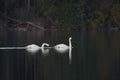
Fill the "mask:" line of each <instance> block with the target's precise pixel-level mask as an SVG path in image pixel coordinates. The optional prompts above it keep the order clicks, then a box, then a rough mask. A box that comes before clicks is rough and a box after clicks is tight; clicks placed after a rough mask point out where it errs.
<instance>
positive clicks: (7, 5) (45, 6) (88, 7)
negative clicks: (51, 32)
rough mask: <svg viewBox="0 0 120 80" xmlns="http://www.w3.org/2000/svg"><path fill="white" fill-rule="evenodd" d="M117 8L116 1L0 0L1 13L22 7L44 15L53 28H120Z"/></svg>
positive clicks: (119, 4)
mask: <svg viewBox="0 0 120 80" xmlns="http://www.w3.org/2000/svg"><path fill="white" fill-rule="evenodd" d="M119 7H120V1H119V0H0V15H2V13H6V12H7V13H8V14H9V12H13V11H15V10H17V9H20V8H21V9H23V10H24V11H26V13H29V14H30V13H32V12H33V11H34V13H35V14H36V15H37V16H39V17H45V18H47V19H48V20H49V21H50V22H51V23H52V24H53V25H54V26H55V27H64V28H65V27H70V28H87V29H91V28H95V29H96V28H109V27H118V28H119V27H120V15H119V14H120V9H119ZM14 15H15V14H14ZM19 17H26V15H24V16H23V15H21V16H19ZM23 19H24V18H23Z"/></svg>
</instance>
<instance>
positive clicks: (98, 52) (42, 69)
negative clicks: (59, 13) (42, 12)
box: [0, 29, 120, 80]
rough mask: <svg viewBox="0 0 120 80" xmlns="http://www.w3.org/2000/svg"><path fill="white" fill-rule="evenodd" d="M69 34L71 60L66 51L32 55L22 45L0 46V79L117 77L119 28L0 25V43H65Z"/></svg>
mask: <svg viewBox="0 0 120 80" xmlns="http://www.w3.org/2000/svg"><path fill="white" fill-rule="evenodd" d="M70 36H71V37H72V45H73V47H74V48H73V49H72V61H71V64H70V63H69V56H68V52H66V53H64V54H63V53H62V54H61V53H58V52H56V51H55V50H53V49H50V51H49V53H48V54H47V55H42V52H41V51H39V52H37V53H36V54H34V55H31V54H30V53H28V52H27V51H26V50H24V49H20V50H7V49H5V50H0V80H120V32H118V31H108V32H104V31H65V30H53V31H50V30H48V31H37V30H34V31H22V30H21V31H20V30H19V31H18V30H9V29H5V30H3V29H0V47H15V46H16V47H20V46H21V47H23V46H27V45H29V44H33V43H34V44H37V45H39V46H41V44H42V43H44V42H46V43H49V44H50V46H55V45H56V44H59V43H64V44H68V38H69V37H70Z"/></svg>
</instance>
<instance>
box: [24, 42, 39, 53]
mask: <svg viewBox="0 0 120 80" xmlns="http://www.w3.org/2000/svg"><path fill="white" fill-rule="evenodd" d="M26 50H27V51H28V52H30V53H36V52H37V51H39V50H40V47H39V46H38V45H36V44H31V45H28V46H26Z"/></svg>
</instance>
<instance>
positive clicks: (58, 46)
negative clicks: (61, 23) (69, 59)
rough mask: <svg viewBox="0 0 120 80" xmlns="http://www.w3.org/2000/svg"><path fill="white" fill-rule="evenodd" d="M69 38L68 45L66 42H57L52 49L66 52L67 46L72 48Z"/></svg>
mask: <svg viewBox="0 0 120 80" xmlns="http://www.w3.org/2000/svg"><path fill="white" fill-rule="evenodd" d="M71 39H72V38H71V37H69V46H68V45H66V44H57V45H56V46H54V49H55V50H56V51H57V52H60V53H63V52H66V51H67V50H68V49H69V48H72V43H71Z"/></svg>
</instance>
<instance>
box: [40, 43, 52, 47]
mask: <svg viewBox="0 0 120 80" xmlns="http://www.w3.org/2000/svg"><path fill="white" fill-rule="evenodd" d="M44 46H50V45H49V44H48V43H43V44H42V46H41V47H44Z"/></svg>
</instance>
